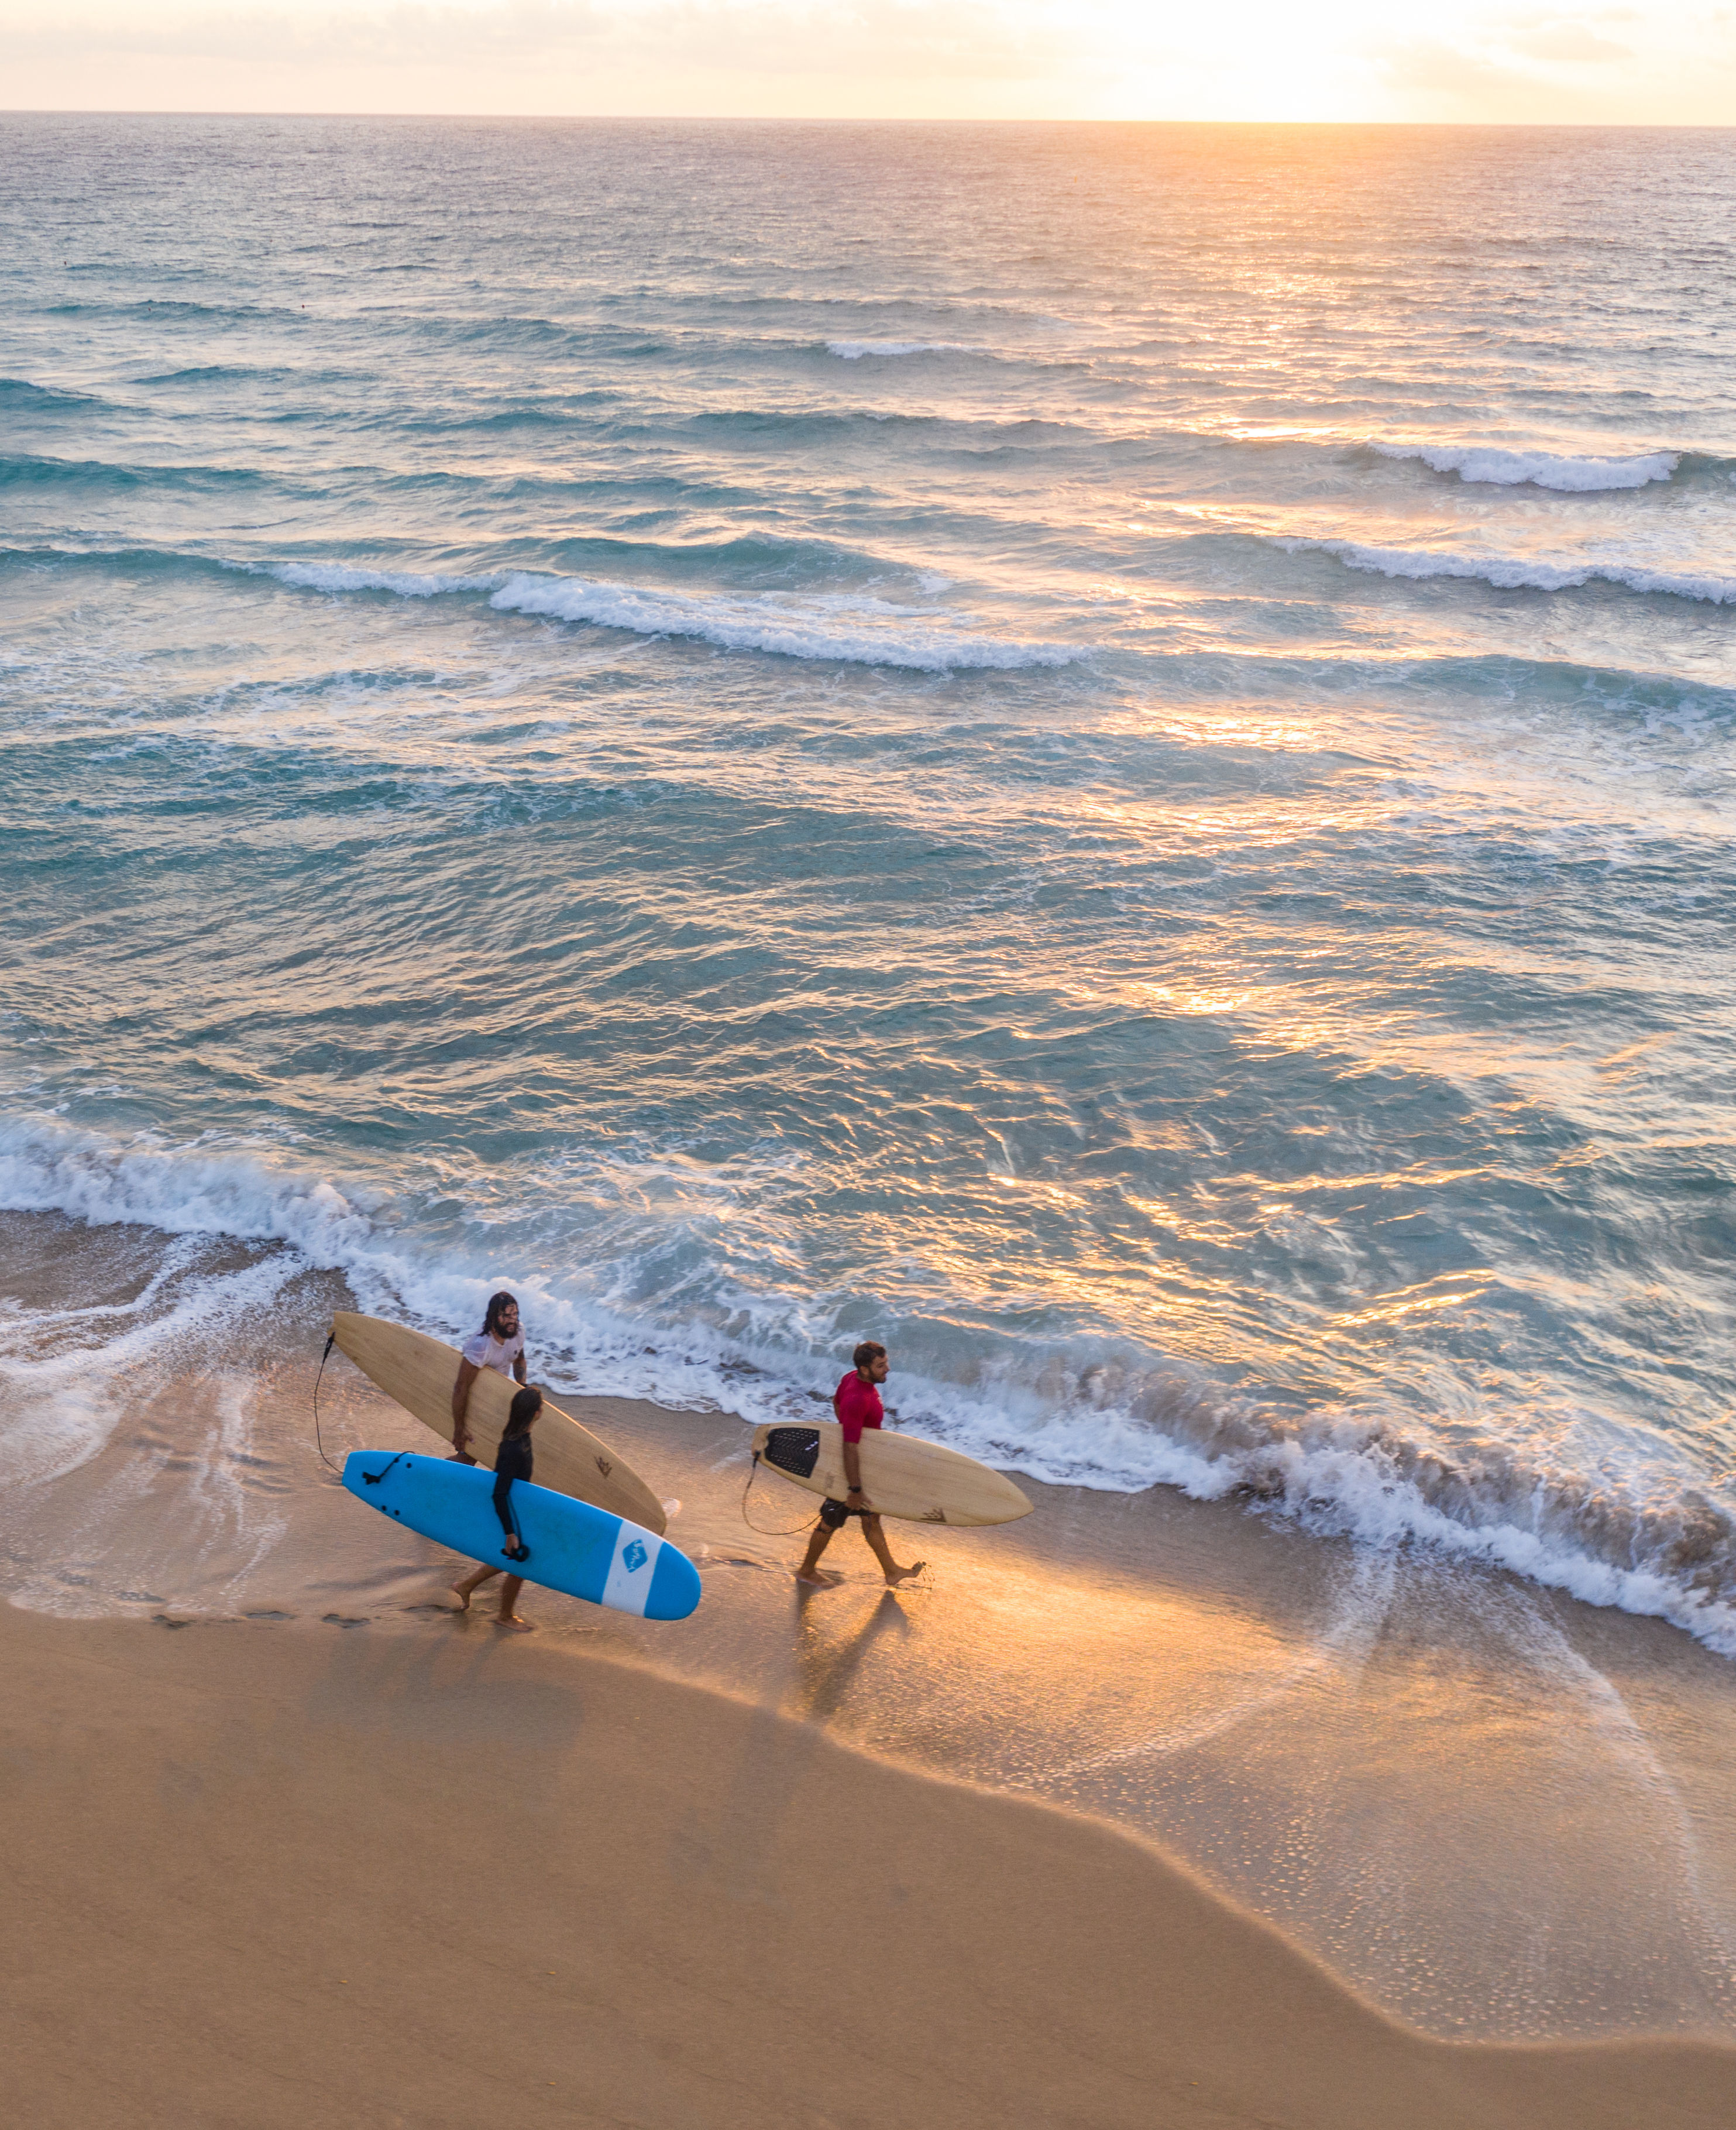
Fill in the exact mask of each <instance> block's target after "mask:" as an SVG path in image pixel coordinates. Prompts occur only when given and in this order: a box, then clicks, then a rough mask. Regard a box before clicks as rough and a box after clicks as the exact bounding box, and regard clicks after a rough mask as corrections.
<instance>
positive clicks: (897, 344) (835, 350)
mask: <svg viewBox="0 0 1736 2130" xmlns="http://www.w3.org/2000/svg"><path fill="white" fill-rule="evenodd" d="M826 352H827V354H828V355H836V356H842V359H843V360H844V361H846V362H860V361H861V359H862V357H863V356H865V355H882V356H897V355H969V354H971V352H972V349H971V345H970V343H969V342H968V341H961V340H829V341H827V343H826Z"/></svg>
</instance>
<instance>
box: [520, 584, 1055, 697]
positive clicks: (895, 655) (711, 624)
mask: <svg viewBox="0 0 1736 2130" xmlns="http://www.w3.org/2000/svg"><path fill="white" fill-rule="evenodd" d="M489 604H491V605H493V606H495V607H498V608H500V609H502V610H503V611H508V612H513V613H517V614H547V615H549V616H551V618H554V619H556V620H557V621H579V622H589V623H592V624H593V625H594V627H596V628H624V629H631V630H632V631H633V633H635V634H637V635H640V636H687V637H696V638H699V640H700V641H701V642H706V643H714V644H717V645H718V647H720V648H722V649H724V650H728V651H770V652H776V653H777V654H779V655H780V657H785V658H823V659H840V660H844V661H848V662H849V663H851V664H855V665H861V666H908V667H912V668H914V669H915V670H917V671H922V672H929V673H944V672H951V671H955V670H957V669H959V668H962V667H974V668H985V669H991V670H996V671H1013V670H1014V669H1016V668H1018V667H1019V666H1065V665H1067V664H1069V663H1071V661H1073V660H1075V659H1078V658H1084V657H1087V656H1088V655H1089V652H1088V647H1086V646H1085V645H1084V644H1078V643H1015V642H1008V641H1006V640H1005V639H1004V638H997V637H992V636H975V635H972V634H971V633H969V632H968V631H966V630H962V629H960V628H956V627H948V626H947V625H946V624H947V622H948V620H949V619H950V617H948V616H947V615H943V614H935V613H933V612H932V611H930V610H928V609H922V608H917V607H906V606H894V605H891V604H888V603H887V602H886V601H885V600H882V599H863V598H860V597H848V596H845V595H818V596H815V597H813V598H808V599H793V598H791V597H789V595H785V594H772V593H763V594H752V593H748V594H727V593H711V594H708V595H703V596H700V595H691V594H688V593H684V592H664V591H648V590H644V589H643V588H642V587H640V586H637V585H617V584H608V583H599V582H594V581H592V580H587V579H585V578H583V577H534V576H515V577H509V578H508V580H507V581H506V583H505V584H503V585H501V587H500V589H499V590H498V591H497V592H496V593H495V594H494V597H493V599H491V600H490V601H489Z"/></svg>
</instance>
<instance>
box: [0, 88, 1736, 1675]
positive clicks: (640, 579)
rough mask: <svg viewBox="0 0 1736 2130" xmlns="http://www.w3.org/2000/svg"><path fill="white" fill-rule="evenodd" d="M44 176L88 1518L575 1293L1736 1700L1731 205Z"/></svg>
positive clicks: (1139, 154) (1297, 134)
mask: <svg viewBox="0 0 1736 2130" xmlns="http://www.w3.org/2000/svg"><path fill="white" fill-rule="evenodd" d="M0 149H3V155H0V214H3V236H4V241H3V243H0V297H3V308H0V410H3V423H4V429H3V436H0V614H3V636H0V689H3V700H4V704H5V721H4V733H3V737H4V747H3V752H0V776H3V779H4V784H3V814H0V819H3V824H4V833H3V836H0V908H3V910H4V913H5V923H6V945H5V967H6V976H5V983H4V991H3V996H0V1044H3V1050H0V1206H5V1207H7V1208H11V1209H14V1210H17V1211H56V1212H58V1213H60V1214H64V1215H71V1216H74V1219H75V1220H78V1221H80V1222H84V1223H90V1224H96V1225H98V1226H99V1227H100V1226H106V1225H111V1224H117V1223H126V1224H132V1225H131V1227H129V1229H128V1230H126V1232H127V1233H128V1234H129V1235H133V1237H134V1239H133V1241H132V1242H131V1243H129V1244H128V1245H127V1247H128V1249H131V1250H132V1251H133V1252H134V1253H135V1255H136V1257H137V1260H138V1261H137V1263H136V1267H135V1273H136V1276H135V1277H132V1278H131V1284H130V1285H129V1286H127V1287H126V1292H125V1294H124V1296H121V1297H119V1298H117V1297H109V1298H107V1299H104V1298H103V1297H101V1296H98V1297H95V1298H94V1299H93V1298H92V1297H88V1296H79V1297H70V1298H69V1300H68V1303H67V1306H66V1308H65V1309H64V1310H61V1311H59V1312H56V1311H54V1310H52V1309H50V1310H48V1311H43V1310H41V1309H40V1308H33V1309H31V1310H27V1311H14V1313H13V1314H12V1316H11V1317H10V1318H9V1319H7V1320H6V1321H4V1323H3V1325H0V1331H3V1337H4V1344H5V1348H6V1354H7V1359H6V1361H5V1367H6V1368H7V1372H8V1374H9V1377H10V1378H11V1381H12V1385H13V1387H15V1388H18V1389H22V1390H24V1391H28V1392H31V1394H32V1396H33V1397H34V1398H35V1402H34V1404H33V1405H32V1406H31V1408H30V1417H29V1420H28V1423H27V1424H21V1425H20V1426H18V1427H17V1430H15V1434H14V1437H13V1440H12V1442H11V1444H10V1445H9V1449H8V1454H9V1457H10V1458H11V1459H12V1464H11V1468H10V1476H11V1478H12V1482H13V1483H14V1484H15V1486H27V1485H28V1484H29V1483H31V1482H32V1481H33V1480H34V1481H40V1482H41V1483H48V1482H49V1481H50V1480H52V1478H54V1477H55V1474H57V1473H64V1472H65V1471H66V1470H68V1469H71V1468H72V1467H73V1466H75V1465H76V1464H79V1461H80V1460H81V1459H88V1458H89V1457H91V1456H93V1454H96V1451H97V1450H98V1448H99V1447H100V1446H101V1445H103V1443H104V1442H107V1441H108V1440H110V1438H111V1437H112V1436H113V1435H114V1431H115V1430H116V1428H117V1426H120V1425H121V1421H122V1406H121V1405H120V1403H119V1402H117V1401H116V1400H114V1399H113V1398H105V1397H104V1395H103V1389H102V1386H103V1381H104V1380H105V1371H107V1372H109V1373H112V1372H113V1371H114V1370H116V1369H118V1368H123V1367H125V1366H130V1365H131V1364H132V1363H134V1362H135V1361H136V1359H137V1358H138V1356H139V1354H141V1352H143V1351H145V1350H147V1349H153V1348H155V1349H160V1350H162V1351H163V1352H165V1353H168V1352H169V1351H170V1350H171V1349H172V1350H173V1351H174V1353H175V1354H178V1355H179V1356H181V1357H182V1358H181V1360H180V1362H179V1365H184V1366H195V1365H197V1364H198V1359H199V1357H200V1356H202V1355H203V1356H205V1357H207V1359H208V1357H209V1356H210V1355H211V1354H212V1353H221V1352H222V1349H223V1347H224V1344H225V1341H226V1340H227V1337H228V1336H229V1333H228V1331H227V1330H226V1326H227V1325H231V1323H232V1322H233V1321H235V1320H236V1317H237V1314H238V1313H241V1314H246V1312H251V1314H252V1317H253V1319H254V1320H255V1321H258V1320H259V1319H260V1318H261V1316H265V1317H266V1318H269V1312H270V1311H271V1310H272V1309H273V1308H274V1306H276V1305H277V1303H278V1302H279V1301H280V1299H281V1297H282V1296H283V1294H284V1292H285V1291H286V1289H287V1287H289V1284H290V1283H291V1282H293V1281H294V1280H295V1279H296V1278H298V1277H299V1276H301V1275H302V1274H303V1273H306V1272H307V1271H308V1268H331V1269H335V1270H337V1271H340V1272H341V1273H343V1274H344V1275H346V1278H347V1279H348V1281H349V1282H350V1284H351V1288H352V1289H353V1291H354V1292H355V1295H356V1296H357V1297H359V1299H360V1302H361V1305H362V1306H364V1307H365V1308H369V1309H371V1310H376V1311H381V1312H384V1313H386V1314H389V1315H392V1316H400V1317H408V1319H410V1320H411V1321H415V1322H417V1323H418V1324H421V1325H425V1326H427V1327H428V1328H430V1329H432V1330H436V1331H438V1332H440V1333H441V1334H442V1335H446V1336H455V1335H460V1334H461V1333H463V1332H465V1331H467V1330H470V1329H472V1328H474V1326H475V1324H476V1323H477V1322H478V1321H479V1319H480V1315H481V1310H482V1305H483V1302H484V1297H486V1296H487V1294H488V1293H489V1291H490V1290H491V1289H493V1288H494V1287H497V1286H499V1285H503V1284H508V1285H510V1286H511V1287H513V1289H514V1290H515V1291H516V1292H517V1294H518V1295H519V1297H520V1298H521V1300H522V1303H523V1306H524V1313H525V1316H526V1319H527V1327H528V1330H529V1331H530V1335H531V1340H532V1357H533V1360H534V1361H535V1363H536V1364H537V1368H538V1372H539V1373H550V1374H552V1375H554V1376H556V1378H557V1379H560V1380H566V1381H573V1382H577V1383H581V1384H582V1385H584V1387H588V1388H591V1389H618V1390H624V1391H631V1392H638V1393H641V1394H644V1395H647V1396H650V1397H656V1398H658V1399H661V1400H662V1401H664V1402H667V1403H670V1404H672V1405H688V1406H694V1405H699V1406H713V1407H718V1408H722V1409H723V1410H726V1411H731V1412H733V1413H737V1414H739V1415H741V1416H743V1417H744V1418H746V1419H749V1420H760V1419H764V1418H768V1417H773V1416H789V1415H792V1414H796V1415H801V1414H808V1413H812V1412H813V1411H816V1410H821V1409H823V1408H821V1407H818V1406H816V1405H815V1403H814V1399H815V1397H816V1394H823V1393H824V1392H827V1391H828V1390H829V1388H830V1387H831V1386H832V1383H835V1381H836V1380H837V1376H838V1373H839V1372H840V1370H841V1368H842V1366H843V1365H844V1364H845V1363H846V1361H847V1356H848V1353H849V1350H850V1349H851V1345H852V1344H854V1342H855V1341H856V1340H858V1339H860V1338H861V1337H864V1336H870V1335H871V1336H874V1337H876V1338H879V1339H880V1340H884V1341H885V1343H886V1344H888V1345H889V1347H890V1349H891V1352H892V1357H893V1364H894V1377H893V1379H892V1383H891V1386H890V1391H889V1396H890V1398H891V1402H892V1403H893V1405H894V1408H895V1411H896V1415H897V1421H898V1424H899V1426H903V1427H905V1428H908V1429H910V1430H914V1431H918V1432H921V1433H925V1434H928V1435H931V1436H932V1437H933V1438H935V1439H936V1440H942V1441H946V1442H948V1443H951V1444H952V1445H956V1447H958V1448H961V1449H966V1450H968V1451H971V1452H973V1453H974V1454H978V1455H980V1456H983V1457H985V1458H988V1459H991V1460H992V1461H993V1462H994V1463H996V1464H999V1465H1002V1466H1004V1467H1006V1468H1008V1469H1011V1470H1013V1471H1014V1472H1015V1473H1017V1472H1024V1473H1031V1474H1034V1475H1036V1476H1037V1477H1039V1478H1045V1479H1049V1480H1056V1481H1065V1482H1072V1483H1079V1484H1080V1485H1082V1486H1085V1487H1087V1488H1096V1489H1100V1490H1106V1491H1108V1492H1111V1493H1118V1494H1126V1493H1129V1492H1137V1491H1138V1490H1142V1489H1146V1488H1152V1487H1153V1486H1154V1485H1155V1486H1165V1487H1171V1488H1183V1489H1185V1490H1186V1491H1187V1492H1190V1493H1191V1494H1193V1495H1195V1496H1198V1497H1223V1496H1233V1497H1239V1498H1241V1499H1242V1500H1245V1501H1247V1502H1249V1503H1250V1504H1252V1505H1255V1506H1256V1507H1257V1508H1258V1509H1259V1510H1260V1512H1261V1513H1264V1514H1266V1515H1268V1516H1272V1517H1274V1518H1277V1519H1287V1520H1289V1521H1290V1523H1291V1524H1292V1525H1293V1526H1300V1527H1301V1528H1302V1529H1304V1530H1305V1531H1313V1532H1317V1533H1320V1534H1323V1535H1340V1536H1342V1535H1348V1536H1350V1537H1352V1538H1353V1539H1356V1540H1361V1541H1364V1542H1366V1545H1368V1546H1370V1547H1372V1548H1377V1549H1390V1548H1392V1547H1395V1546H1399V1545H1404V1546H1406V1547H1408V1548H1409V1550H1410V1553H1411V1555H1412V1558H1413V1559H1414V1560H1421V1561H1423V1562H1424V1563H1425V1564H1426V1562H1427V1561H1428V1560H1429V1559H1437V1560H1438V1561H1439V1562H1440V1563H1441V1564H1443V1569H1444V1568H1445V1567H1446V1566H1447V1564H1452V1563H1460V1564H1462V1563H1464V1562H1466V1561H1470V1562H1472V1563H1488V1564H1494V1565H1495V1566H1497V1567H1502V1568H1505V1569H1511V1570H1514V1571H1516V1572H1517V1573H1518V1574H1519V1575H1521V1576H1522V1577H1527V1578H1533V1579H1534V1581H1535V1582H1537V1583H1542V1584H1546V1585H1550V1586H1553V1587H1555V1588H1561V1589H1565V1590H1567V1591H1570V1592H1571V1593H1576V1594H1577V1595H1578V1596H1580V1597H1584V1598H1586V1599H1588V1600H1590V1601H1591V1602H1593V1603H1594V1604H1598V1605H1603V1606H1610V1607H1624V1608H1626V1609H1628V1610H1629V1611H1630V1612H1638V1613H1647V1614H1654V1615H1662V1617H1665V1618H1666V1619H1667V1620H1670V1621H1675V1622H1676V1623H1678V1624H1679V1625H1680V1626H1681V1627H1683V1628H1685V1629H1686V1630H1688V1631H1691V1633H1693V1634H1695V1635H1696V1636H1700V1638H1701V1639H1702V1640H1704V1641H1705V1643H1707V1644H1708V1645H1710V1646H1711V1647H1712V1648H1713V1649H1714V1650H1718V1651H1720V1652H1722V1653H1724V1654H1725V1655H1736V1544H1733V1532H1736V1481H1733V1477H1732V1469H1731V1468H1732V1465H1733V1463H1736V1454H1733V1453H1736V1430H1733V1426H1732V1420H1731V1412H1732V1402H1733V1396H1736V1336H1733V1314H1732V1306H1733V1302H1736V1271H1733V1264H1732V1246H1733V1239H1736V1230H1733V1219H1732V1215H1733V1203H1736V1201H1733V1195H1732V1153H1731V1128H1730V1112H1729V1103H1728V1096H1727V1089H1728V1076H1729V1053H1730V1046H1731V1040H1732V1036H1733V1034H1736V982H1733V974H1732V961H1731V952H1732V948H1733V946H1736V863H1733V857H1732V850H1731V844H1730V839H1729V827H1730V820H1731V810H1732V798H1733V782H1732V773H1733V770H1736V744H1733V726H1736V275H1733V271H1732V269H1733V265H1736V260H1733V249H1736V246H1733V239H1732V231H1733V229H1736V135H1733V134H1729V133H1694V132H1673V133H1663V132H1646V131H1608V132H1600V131H1530V130H1525V129H1507V130H1500V131H1456V130H1450V129H1431V130H1417V131H1405V130H1402V129H1400V130H1391V129H1371V130H1357V129H1343V130H1338V129H1295V130H1290V129H1257V128H1256V129H1235V128H1209V127H1205V128H1189V127H1158V128H1144V127H938V126H934V127H930V126H920V127H891V126H887V127H852V126H821V125H814V126H797V125H757V126H756V125H740V126H708V125H702V124H682V125H673V124H670V125H661V124H627V123H609V124H603V123H598V124H588V123H579V122H571V123H567V122H562V123H553V122H550V123H530V122H517V123H514V122H459V121H447V122H412V121H403V122H371V121H363V120H342V121H321V120H313V119H305V120H283V121H278V120H263V119H232V120H225V119H126V118H101V119H97V118H89V119H79V118H72V117H10V118H7V119H4V120H0ZM116 1232H117V1233H118V1232H120V1231H119V1230H117V1231H116ZM262 1244H263V1245H269V1247H265V1248H260V1247H258V1246H259V1245H262ZM188 1355H191V1356H192V1359H191V1361H189V1360H188V1359H187V1358H186V1357H187V1356H188ZM38 1393H40V1395H37V1394H38ZM46 1415H51V1418H49V1417H45V1416H46ZM141 1454H144V1453H143V1452H142V1451H141ZM16 1498H17V1497H16V1495H15V1499H16ZM275 1513H277V1512H274V1514H275ZM278 1527H279V1526H277V1525H274V1524H273V1523H272V1522H271V1521H270V1519H269V1517H266V1518H265V1519H264V1521H261V1522H260V1525H259V1526H258V1531H259V1533H260V1534H261V1535H260V1536H259V1538H258V1543H259V1544H260V1545H269V1543H270V1542H271V1535H272V1533H273V1531H274V1530H276V1529H277V1528H278ZM29 1544H30V1541H29V1538H28V1522H27V1520H26V1522H25V1523H24V1524H22V1525H15V1526H14V1535H13V1538H12V1559H14V1560H17V1559H18V1558H20V1556H21V1552H24V1553H27V1552H28V1550H29ZM103 1575H104V1570H103V1568H102V1566H101V1564H100V1562H98V1564H95V1565H93V1568H92V1570H91V1573H90V1574H89V1575H88V1577H87V1578H85V1580H86V1583H87V1584H88V1586H89V1587H88V1588H87V1590H86V1592H85V1593H84V1596H83V1597H82V1598H81V1600H80V1602H81V1603H89V1604H93V1605H98V1606H100V1605H102V1604H103V1603H106V1602H122V1600H123V1599H125V1597H126V1594H127V1593H124V1592H120V1591H118V1590H117V1591H109V1590H108V1589H107V1587H106V1585H105V1584H104V1583H103Z"/></svg>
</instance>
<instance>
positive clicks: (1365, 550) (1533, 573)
mask: <svg viewBox="0 0 1736 2130" xmlns="http://www.w3.org/2000/svg"><path fill="white" fill-rule="evenodd" d="M1272 544H1273V545H1274V546H1275V547H1282V548H1283V549H1284V550H1285V552H1287V553H1290V554H1297V553H1301V552H1309V551H1312V552H1315V553H1318V554H1322V555H1335V556H1337V557H1338V560H1339V561H1341V562H1343V564H1344V565H1345V566H1346V567H1347V569H1352V570H1367V571H1373V572H1374V573H1375V574H1376V575H1380V576H1383V577H1416V578H1428V577H1463V578H1468V579H1471V580H1475V581H1476V582H1478V583H1481V584H1486V585H1495V587H1496V588H1497V589H1498V590H1501V591H1521V590H1527V591H1543V592H1558V591H1570V590H1575V589H1576V588H1577V587H1579V586H1580V585H1591V584H1605V585H1620V586H1622V587H1623V588H1624V590H1628V591H1635V592H1657V593H1662V594H1665V595H1668V596H1669V597H1671V598H1672V599H1707V600H1710V602H1711V604H1713V605H1715V606H1721V605H1736V577H1724V576H1715V575H1713V574H1712V573H1711V572H1710V571H1705V572H1698V571H1692V572H1691V571H1676V570H1648V569H1645V568H1643V567H1641V566H1640V565H1638V563H1633V562H1619V561H1549V560H1547V559H1545V558H1544V557H1543V556H1514V555H1467V554H1456V553H1453V552H1451V551H1449V550H1447V549H1443V548H1438V547H1365V546H1363V545H1362V543H1361V542H1357V541H1355V540H1307V539H1298V538H1295V537H1284V538H1275V539H1274V540H1273V542H1272Z"/></svg>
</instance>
